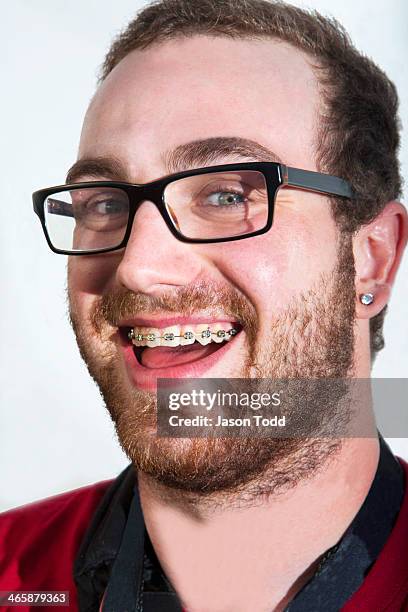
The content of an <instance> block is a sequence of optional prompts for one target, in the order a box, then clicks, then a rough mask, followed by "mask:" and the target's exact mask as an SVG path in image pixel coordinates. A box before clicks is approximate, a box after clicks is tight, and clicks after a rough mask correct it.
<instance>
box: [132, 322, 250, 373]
mask: <svg viewBox="0 0 408 612" xmlns="http://www.w3.org/2000/svg"><path fill="white" fill-rule="evenodd" d="M241 330H242V325H240V324H238V323H236V322H218V321H217V322H214V323H213V324H211V323H208V324H200V325H189V326H183V327H180V326H172V327H166V328H162V329H159V328H142V327H123V328H121V329H120V332H121V336H122V339H124V338H126V342H127V343H128V344H131V345H132V349H133V353H134V355H135V357H136V360H137V362H138V364H139V365H140V366H142V367H144V368H149V369H161V368H173V367H177V366H182V365H187V364H190V363H194V362H196V361H201V360H203V359H205V358H207V357H210V356H211V355H213V354H214V353H216V352H217V351H220V350H221V349H222V348H224V347H226V345H227V344H229V343H231V341H233V339H234V338H235V337H236V336H237V335H238V334H239V333H240V331H241Z"/></svg>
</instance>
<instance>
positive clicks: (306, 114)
mask: <svg viewBox="0 0 408 612" xmlns="http://www.w3.org/2000/svg"><path fill="white" fill-rule="evenodd" d="M319 100H320V98H319V91H318V84H317V80H316V76H315V74H314V72H313V69H312V67H311V64H310V59H309V58H308V56H307V55H305V54H304V53H302V52H300V51H298V50H297V49H295V48H294V47H292V46H291V45H288V44H286V43H282V42H280V41H277V40H272V39H264V40H257V41H255V40H232V39H226V38H216V37H209V36H193V37H191V38H181V39H175V40H171V41H168V42H165V43H161V44H157V45H153V46H152V47H149V48H147V49H145V50H135V51H132V52H131V53H129V54H128V55H127V56H126V57H125V58H124V59H123V60H122V61H121V62H120V63H119V64H118V65H117V66H116V67H115V68H114V70H113V71H112V72H111V73H110V74H109V75H108V77H107V78H106V79H105V81H104V82H103V83H102V85H101V86H100V87H99V89H98V90H97V92H96V94H95V96H94V98H93V100H92V102H91V104H90V107H89V109H88V112H87V115H86V117H85V122H84V126H83V130H82V134H81V142H80V150H79V157H80V158H81V157H95V156H116V157H118V158H120V159H121V160H122V161H124V162H125V163H126V165H127V167H128V170H129V173H130V174H131V176H132V180H135V181H138V182H147V181H148V180H152V179H154V178H156V177H157V176H158V175H160V174H163V171H162V165H163V164H162V160H163V154H165V153H166V152H167V151H171V150H172V149H174V148H176V147H177V146H179V145H180V144H184V143H188V142H191V141H195V140H200V139H206V138H211V137H240V138H246V139H250V140H253V141H256V142H259V143H260V144H262V145H263V146H265V147H267V148H269V149H271V150H272V151H275V152H276V153H277V154H278V156H279V157H280V158H281V159H282V161H283V162H284V163H287V164H289V165H293V166H298V167H301V168H306V169H315V162H314V158H315V153H314V146H315V141H316V124H317V121H318V109H319ZM147 164H148V166H147ZM158 173H159V174H158Z"/></svg>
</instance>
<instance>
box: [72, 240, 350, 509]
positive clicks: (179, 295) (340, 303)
mask: <svg viewBox="0 0 408 612" xmlns="http://www.w3.org/2000/svg"><path fill="white" fill-rule="evenodd" d="M354 275H355V269H354V258H353V251H352V242H351V237H350V236H349V235H348V234H340V236H339V246H338V257H337V262H336V266H335V269H334V270H333V271H332V273H330V274H328V273H327V274H322V275H321V276H320V277H319V280H318V282H317V283H316V284H315V285H314V286H313V287H312V288H311V289H310V290H308V291H307V292H304V293H302V294H301V295H299V296H298V297H297V299H295V300H293V301H292V302H291V304H290V306H289V307H288V308H287V309H285V310H284V311H280V312H279V313H278V314H277V315H276V316H275V317H274V318H273V320H271V321H270V324H269V326H268V328H269V329H268V331H269V333H268V334H263V337H262V339H261V338H260V337H259V334H258V331H259V327H260V326H259V321H258V316H257V313H256V309H255V307H254V305H253V304H252V303H251V302H250V301H249V300H248V298H247V297H245V296H244V295H243V294H242V293H241V292H239V291H238V290H237V289H235V288H234V287H231V286H228V287H227V286H221V285H219V284H217V285H213V284H209V283H204V282H202V283H198V284H195V285H194V286H192V285H191V286H186V287H182V288H181V289H180V290H178V291H177V292H176V293H175V292H172V293H167V294H162V295H161V296H160V297H152V296H149V295H146V294H136V293H133V292H131V291H129V290H124V289H123V290H120V291H115V292H110V293H109V294H105V295H103V296H101V297H98V298H97V299H96V300H95V302H94V305H93V307H92V310H91V312H90V313H89V316H88V319H87V320H84V318H83V317H82V318H81V317H80V315H79V310H78V308H77V306H76V303H75V296H74V295H71V294H70V293H68V301H69V315H70V321H71V325H72V327H73V330H74V333H75V336H76V339H77V343H78V347H79V350H80V353H81V356H82V358H83V360H84V361H85V364H86V366H87V368H88V371H89V373H90V375H91V377H92V378H93V379H94V380H95V382H96V383H97V385H98V387H99V390H100V393H101V395H102V397H103V399H104V402H105V405H106V408H107V410H108V412H109V414H110V417H111V419H112V421H113V423H114V426H115V430H116V434H117V437H118V440H119V443H120V445H121V447H122V449H123V451H124V452H125V454H126V455H127V457H128V458H129V460H130V461H131V462H132V464H133V465H134V467H135V469H136V470H137V471H139V472H142V473H143V474H144V475H145V477H147V478H148V480H149V481H150V482H151V484H152V485H156V486H157V487H159V488H160V490H161V494H162V495H164V496H168V497H169V498H173V500H174V499H176V500H177V499H181V498H182V499H183V502H187V503H189V504H191V505H196V504H198V503H200V504H204V503H205V502H209V503H211V504H220V503H221V504H222V503H223V500H224V499H225V500H228V504H231V501H233V500H234V499H237V500H239V503H240V504H242V503H243V502H245V501H249V500H251V502H252V501H253V500H254V499H260V497H263V496H265V495H266V496H268V495H271V494H278V493H280V492H283V491H286V490H288V489H289V488H292V487H294V486H295V485H296V484H297V483H299V482H300V481H302V480H304V479H306V478H311V477H313V476H314V475H315V474H316V473H317V472H318V471H319V470H321V469H322V468H323V466H324V465H326V464H327V462H328V461H329V459H330V458H333V457H335V456H336V455H337V454H338V453H339V451H340V450H341V448H342V440H341V439H340V438H336V437H333V436H331V437H330V436H324V435H323V436H320V437H319V431H320V433H321V431H322V429H321V427H319V424H320V425H321V423H323V422H328V421H330V423H331V424H332V426H333V429H332V431H334V430H335V429H336V424H337V423H339V424H344V423H345V422H347V421H348V420H350V418H351V416H350V412H349V411H348V408H347V405H344V404H343V405H341V403H337V402H336V400H335V399H334V398H333V401H331V402H329V403H328V404H327V403H326V404H325V405H324V406H322V405H321V403H320V407H319V408H317V409H316V411H315V412H314V414H313V420H312V422H313V427H312V430H313V432H314V433H313V435H312V436H308V437H291V438H276V437H248V436H245V437H244V436H240V437H234V438H231V437H229V438H227V437H225V438H214V437H208V438H190V439H189V438H173V437H172V438H165V437H158V436H157V435H156V422H157V398H156V394H155V393H151V392H147V391H141V390H138V389H136V388H135V387H134V386H132V384H131V383H130V382H129V380H128V378H127V374H126V372H125V368H124V367H123V364H121V356H120V354H119V345H118V342H117V334H118V330H117V323H118V321H119V320H121V319H126V318H132V317H136V316H137V315H140V314H142V313H143V314H145V315H146V314H147V315H148V314H166V313H177V314H180V315H184V316H189V315H191V314H194V313H196V312H197V311H202V310H203V309H209V310H210V311H211V309H216V310H217V312H222V313H223V314H225V315H228V316H231V317H234V318H235V319H236V320H237V321H238V322H239V323H240V324H241V325H242V326H243V329H244V330H245V335H246V359H245V361H244V363H242V364H241V366H240V367H239V369H238V368H237V371H236V372H234V377H235V378H269V379H271V378H273V379H310V378H318V379H324V378H330V379H344V378H347V377H350V376H352V375H353V367H354V363H353V356H354V323H355V287H354ZM68 277H69V275H68ZM214 311H215V310H214ZM291 411H292V413H293V414H294V415H295V416H298V417H299V416H302V414H301V412H302V402H301V401H299V402H297V403H296V402H295V405H292V407H291ZM319 411H320V412H319ZM180 493H183V495H182V497H181V498H180Z"/></svg>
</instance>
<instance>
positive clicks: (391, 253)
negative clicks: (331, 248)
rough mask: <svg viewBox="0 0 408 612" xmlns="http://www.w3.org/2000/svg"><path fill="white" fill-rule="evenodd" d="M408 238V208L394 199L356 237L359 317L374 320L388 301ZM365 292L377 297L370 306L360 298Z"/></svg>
mask: <svg viewBox="0 0 408 612" xmlns="http://www.w3.org/2000/svg"><path fill="white" fill-rule="evenodd" d="M407 240H408V216H407V211H406V209H405V207H404V206H403V205H402V204H400V203H399V202H394V201H393V202H388V204H386V206H385V207H384V209H383V210H382V211H381V213H380V214H379V215H378V216H377V217H376V218H375V219H374V220H373V221H372V222H371V223H369V224H367V225H364V226H363V227H361V228H360V230H359V231H358V232H357V234H356V235H355V236H354V239H353V252H354V260H355V268H356V276H355V284H356V300H357V305H356V317H357V318H358V319H371V318H372V317H374V316H375V315H376V314H378V313H379V312H380V311H381V310H382V309H383V308H384V306H385V305H386V304H387V302H388V300H389V299H390V295H391V288H392V285H393V283H394V280H395V276H396V274H397V270H398V267H399V264H400V261H401V258H402V254H403V252H404V249H405V246H406V244H407ZM365 293H371V294H372V295H373V296H374V300H373V302H372V303H371V304H370V305H368V306H366V305H364V304H362V303H361V301H360V298H361V296H362V295H363V294H365Z"/></svg>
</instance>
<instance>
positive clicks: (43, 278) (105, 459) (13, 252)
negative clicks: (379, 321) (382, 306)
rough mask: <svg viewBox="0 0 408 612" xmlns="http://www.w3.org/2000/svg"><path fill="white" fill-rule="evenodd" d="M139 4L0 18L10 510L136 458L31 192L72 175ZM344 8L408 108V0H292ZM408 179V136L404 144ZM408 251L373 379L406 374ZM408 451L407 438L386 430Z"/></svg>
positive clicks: (61, 7)
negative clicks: (117, 42) (92, 370)
mask: <svg viewBox="0 0 408 612" xmlns="http://www.w3.org/2000/svg"><path fill="white" fill-rule="evenodd" d="M143 4H145V3H144V2H140V1H137V0H115V2H110V1H109V2H108V1H106V0H105V1H102V2H101V1H100V0H99V1H97V0H71V1H70V2H65V1H63V0H36V2H31V1H29V0H14V1H13V2H9V3H7V13H6V11H5V6H4V7H3V9H4V10H3V11H2V19H1V25H0V35H1V36H0V40H1V45H2V50H1V55H0V57H1V58H2V69H1V75H0V78H1V87H2V96H1V102H0V104H1V118H2V134H3V136H2V146H1V148H0V156H1V159H0V167H1V169H2V180H1V181H0V190H1V207H0V237H1V240H0V249H1V252H0V255H1V262H2V269H1V273H2V278H1V294H2V300H1V306H0V308H1V311H0V318H1V329H0V333H1V354H0V359H1V370H0V371H1V380H0V394H1V395H0V400H1V434H0V436H1V437H0V464H1V468H2V469H1V472H2V474H1V482H2V486H1V493H0V510H1V509H2V510H4V509H7V508H10V507H13V506H17V505H21V504H23V503H27V502H29V501H32V500H35V499H40V498H43V497H46V496H49V495H52V494H56V493H59V492H62V491H65V490H69V489H72V488H75V487H78V486H81V485H85V484H87V483H91V482H94V481H97V480H102V479H105V478H113V477H115V476H116V475H117V474H118V473H119V471H120V470H121V469H122V468H123V467H124V466H126V465H127V463H128V461H127V459H126V457H125V456H124V455H123V453H122V452H121V450H120V448H119V445H118V443H117V441H116V439H115V434H114V431H113V427H112V426H111V423H110V419H109V417H108V415H107V412H106V411H105V410H104V408H103V403H102V400H101V398H100V396H99V393H98V390H97V388H96V386H95V385H94V383H93V382H92V381H91V379H90V378H89V376H88V373H87V371H86V369H85V366H84V365H83V364H82V361H81V360H80V357H79V353H78V350H77V348H76V343H75V340H74V336H73V333H72V331H71V328H70V326H69V323H68V319H67V315H66V311H67V306H66V303H65V282H66V281H65V278H66V257H65V256H61V255H54V254H53V253H51V251H49V250H48V247H47V245H46V243H45V240H44V237H43V235H42V230H41V227H40V223H39V221H38V219H37V218H36V217H35V216H34V213H33V212H32V204H31V192H32V191H34V190H35V189H39V188H41V187H46V186H51V185H57V184H60V183H62V182H64V179H65V173H66V170H67V169H68V167H69V166H70V165H71V164H72V163H73V161H75V159H76V150H77V145H78V139H79V133H80V127H81V123H82V118H83V115H84V113H85V110H86V107H87V105H88V102H89V100H90V98H91V96H92V94H93V92H94V88H95V85H96V73H97V68H98V67H99V65H100V64H101V63H102V61H103V57H104V54H105V52H106V51H107V50H108V47H109V43H110V41H111V39H112V37H113V36H114V35H115V34H116V33H117V32H118V31H119V30H120V29H121V28H123V27H124V26H125V25H126V23H127V22H128V20H129V19H130V18H131V17H132V16H133V15H134V14H135V12H136V11H137V10H138V9H139V8H140V7H141V6H142V5H143ZM296 4H299V5H303V6H310V7H312V8H316V9H318V10H320V11H321V12H323V13H325V14H332V15H333V16H335V17H337V18H338V19H339V20H340V21H341V22H342V23H343V24H344V25H345V26H346V28H347V29H348V30H349V32H350V34H351V36H352V39H353V40H354V42H355V44H356V46H357V47H358V48H359V49H361V50H362V51H364V53H366V54H367V55H369V56H371V57H373V58H374V59H375V61H376V62H377V63H378V64H379V65H380V66H381V67H382V68H383V69H384V70H385V71H386V72H387V74H388V75H389V76H390V77H391V79H392V80H393V81H394V82H395V83H396V85H397V88H398V90H399V93H400V98H401V118H402V121H403V124H404V125H405V126H407V125H408V118H407V108H408V104H407V92H408V83H407V79H408V71H407V70H406V58H407V56H408V44H407V40H408V9H407V6H408V4H407V3H406V2H405V1H404V0H389V1H388V2H387V3H386V4H384V3H382V2H381V3H373V2H369V1H368V0H364V1H360V2H356V1H355V0H342V1H341V2H340V1H338V0H320V1H317V2H306V3H303V2H296ZM400 157H401V161H402V168H403V174H404V175H405V176H407V169H408V161H407V139H406V133H405V132H404V134H403V146H402V150H401V156H400ZM407 271H408V257H407V256H406V258H405V261H404V264H403V266H402V268H401V270H400V273H399V276H398V278H397V283H396V286H395V289H394V292H393V296H392V299H391V305H390V313H389V314H388V316H387V321H386V325H385V332H386V341H387V348H386V349H385V350H384V351H383V353H382V354H381V355H380V356H379V358H378V363H377V364H376V366H375V368H374V372H373V375H374V376H377V377H407V375H408V358H407V355H408V321H407V316H406V315H407V306H406V305H407V298H408V274H407ZM388 441H389V443H390V444H391V446H392V447H393V449H394V450H395V451H396V452H397V454H399V455H400V456H403V457H405V458H408V440H407V439H391V440H388Z"/></svg>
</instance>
